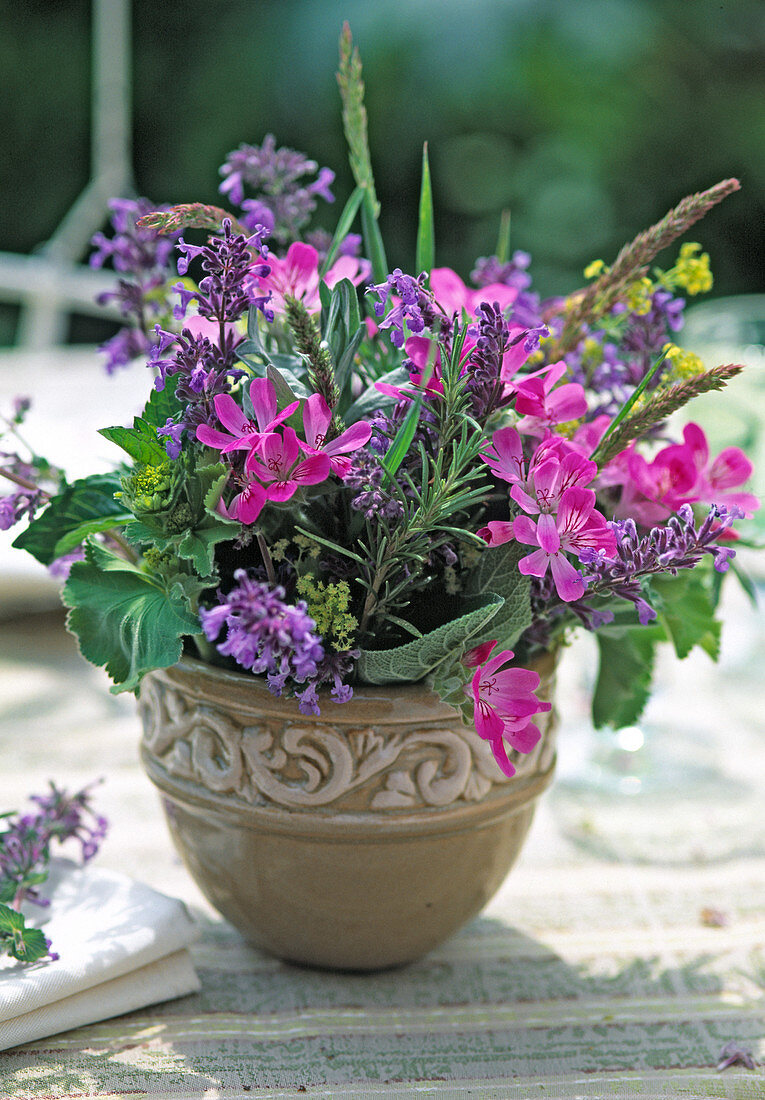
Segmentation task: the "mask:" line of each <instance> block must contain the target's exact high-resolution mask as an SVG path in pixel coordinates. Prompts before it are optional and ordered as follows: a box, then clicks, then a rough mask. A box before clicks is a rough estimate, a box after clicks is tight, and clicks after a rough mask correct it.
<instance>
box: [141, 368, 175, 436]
mask: <svg viewBox="0 0 765 1100" xmlns="http://www.w3.org/2000/svg"><path fill="white" fill-rule="evenodd" d="M178 378H179V375H177V374H171V375H169V376H168V377H167V378H166V379H165V385H164V387H163V388H162V389H161V390H158V389H156V388H155V387H152V391H151V393H150V394H149V399H148V401H147V402H146V404H145V406H144V410H143V413H142V418H143V420H145V421H146V423H147V424H151V425H152V426H153V427H155V428H164V426H165V424H166V423H167V421H168V420H169V419H171V418H172V417H174V416H175V415H176V414H177V413H179V412H180V411H181V409H182V408H183V405H182V404H181V402H180V401H179V400H178V398H177V397H176V396H175V387H176V386H177V385H178Z"/></svg>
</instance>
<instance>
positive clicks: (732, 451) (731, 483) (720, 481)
mask: <svg viewBox="0 0 765 1100" xmlns="http://www.w3.org/2000/svg"><path fill="white" fill-rule="evenodd" d="M753 473H754V466H753V465H752V463H751V462H750V461H749V459H748V458H747V457H746V455H745V454H744V452H743V451H742V450H741V448H740V447H726V448H725V450H724V451H720V453H719V455H718V456H717V458H716V459H715V460H714V462H713V463H712V465H711V467H710V469H709V482H710V484H711V485H712V486H713V487H714V488H715V489H734V488H735V487H736V486H737V485H743V484H744V482H745V481H746V480H747V478H750V477H751V476H752V474H753Z"/></svg>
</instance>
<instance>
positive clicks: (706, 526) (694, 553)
mask: <svg viewBox="0 0 765 1100" xmlns="http://www.w3.org/2000/svg"><path fill="white" fill-rule="evenodd" d="M742 516H743V512H742V511H741V509H740V508H737V507H735V506H734V507H731V508H726V507H723V506H721V505H714V504H713V505H712V507H711V508H710V509H709V512H708V514H707V516H706V517H705V519H704V520H703V521H702V522H701V524H700V525H699V526H698V527H697V526H696V522H695V520H694V516H693V510H692V508H691V506H690V505H689V504H684V505H682V506H681V507H680V508H679V509H678V512H677V514H676V515H674V516H671V517H670V519H669V520H668V521H667V523H666V524H664V525H662V526H659V527H654V528H652V529H651V530H650V531H649V532H648V534H647V535H642V536H641V535H640V534H639V533H638V530H637V527H636V525H635V521H634V520H633V519H625V520H613V521H611V522H610V523H609V524H608V526H609V527H610V528H611V530H612V531H613V533H614V534H615V536H616V554H615V555H614V556H613V557H608V558H607V557H605V555H604V554H603V553H602V552H600V551H598V550H594V549H588V550H586V551H585V552H584V553H583V554H582V555H581V556H580V559H579V560H580V562H581V563H582V564H583V565H584V570H583V576H584V580H585V583H586V584H587V596H589V597H592V596H595V595H598V596H600V595H608V594H611V595H615V596H620V597H621V598H622V599H625V600H630V601H631V602H632V603H633V604H634V605H635V608H636V610H637V613H638V619H639V621H640V622H641V623H642V624H645V623H648V622H650V621H651V620H652V619H655V618H656V612H655V611H654V609H653V608H652V607H651V606H650V605H649V604H648V602H647V601H646V600H645V598H644V595H643V590H642V587H641V583H640V582H641V580H642V578H644V577H648V576H651V575H653V574H656V573H670V574H672V575H674V574H676V573H677V571H678V569H692V568H693V567H694V566H695V565H698V563H699V562H700V561H701V559H702V558H703V557H704V556H705V555H707V554H709V555H711V556H712V557H713V558H714V567H715V569H716V570H717V571H718V572H720V573H724V572H725V571H726V570H727V569H728V567H729V565H730V560H731V558H733V557H734V556H735V550H733V549H732V547H729V546H720V545H719V542H718V540H719V538H720V536H721V535H722V533H723V532H724V531H725V530H726V529H728V528H730V526H731V524H732V522H733V521H734V520H736V519H740V518H741V517H742Z"/></svg>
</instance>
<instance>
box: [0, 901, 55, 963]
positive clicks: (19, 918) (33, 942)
mask: <svg viewBox="0 0 765 1100" xmlns="http://www.w3.org/2000/svg"><path fill="white" fill-rule="evenodd" d="M0 950H2V951H5V953H6V954H8V955H10V956H11V958H12V959H18V960H19V962H25V963H30V962H36V961H37V960H38V959H42V958H44V957H45V955H47V954H48V941H47V940H46V938H45V936H44V935H43V933H42V932H41V931H40V929H39V928H27V925H26V922H25V920H24V916H23V914H22V913H19V911H18V910H17V909H12V908H11V907H10V906H9V905H0Z"/></svg>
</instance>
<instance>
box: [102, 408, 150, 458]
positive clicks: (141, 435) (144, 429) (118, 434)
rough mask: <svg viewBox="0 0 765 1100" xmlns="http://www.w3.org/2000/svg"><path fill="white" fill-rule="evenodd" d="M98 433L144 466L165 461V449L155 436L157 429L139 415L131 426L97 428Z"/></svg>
mask: <svg viewBox="0 0 765 1100" xmlns="http://www.w3.org/2000/svg"><path fill="white" fill-rule="evenodd" d="M98 434H99V435H102V436H103V437H104V439H108V440H109V441H110V442H111V443H116V444H117V446H118V447H121V448H122V450H123V451H127V453H128V454H129V455H130V457H131V458H133V459H135V461H136V462H142V463H143V464H144V466H159V465H160V463H162V462H167V451H166V450H165V448H164V447H163V445H162V444H161V443H160V441H159V439H158V438H157V429H156V428H155V427H154V426H153V425H152V424H149V423H148V422H147V421H146V420H144V419H143V418H142V417H140V416H137V417H136V418H135V419H134V421H133V427H132V428H123V427H116V428H99V431H98Z"/></svg>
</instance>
